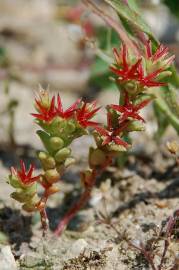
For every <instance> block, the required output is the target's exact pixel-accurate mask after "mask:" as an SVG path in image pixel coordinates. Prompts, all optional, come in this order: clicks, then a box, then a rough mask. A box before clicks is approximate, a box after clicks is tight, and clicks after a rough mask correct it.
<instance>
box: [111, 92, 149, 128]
mask: <svg viewBox="0 0 179 270" xmlns="http://www.w3.org/2000/svg"><path fill="white" fill-rule="evenodd" d="M149 102H150V99H148V100H145V101H142V102H141V103H139V104H137V105H134V104H132V102H130V100H129V97H128V95H127V93H126V94H125V101H124V105H114V104H111V105H110V106H109V107H110V108H112V109H113V110H115V111H117V112H120V113H121V117H120V118H119V121H120V123H121V122H124V121H125V120H127V119H128V118H129V117H131V118H133V119H136V120H141V121H142V122H145V120H144V119H143V118H142V117H141V116H140V115H139V114H138V111H139V110H141V109H142V108H144V107H145V106H146V105H147V104H148V103H149Z"/></svg>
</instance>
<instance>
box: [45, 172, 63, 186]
mask: <svg viewBox="0 0 179 270" xmlns="http://www.w3.org/2000/svg"><path fill="white" fill-rule="evenodd" d="M44 176H45V179H46V180H47V182H48V183H50V184H53V183H55V182H57V181H58V180H59V178H60V175H59V173H58V172H57V170H56V169H51V170H47V171H46V172H45V175H44Z"/></svg>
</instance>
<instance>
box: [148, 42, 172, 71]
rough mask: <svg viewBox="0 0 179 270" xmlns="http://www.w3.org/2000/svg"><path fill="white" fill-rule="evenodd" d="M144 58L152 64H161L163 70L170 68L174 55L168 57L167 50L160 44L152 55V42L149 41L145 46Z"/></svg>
mask: <svg viewBox="0 0 179 270" xmlns="http://www.w3.org/2000/svg"><path fill="white" fill-rule="evenodd" d="M145 49H146V56H147V58H148V59H150V60H151V61H152V62H153V63H156V62H158V61H161V62H163V68H166V67H168V66H170V65H171V64H172V62H173V60H174V59H175V55H171V56H169V49H168V47H165V46H164V45H162V44H160V45H159V47H158V48H157V50H156V51H155V53H154V54H153V53H152V42H151V40H150V39H148V41H147V42H146V44H145Z"/></svg>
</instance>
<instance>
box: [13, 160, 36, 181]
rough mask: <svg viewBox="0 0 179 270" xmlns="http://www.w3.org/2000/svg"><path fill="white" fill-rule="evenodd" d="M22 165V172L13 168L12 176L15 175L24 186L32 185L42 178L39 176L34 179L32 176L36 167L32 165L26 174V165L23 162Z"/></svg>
mask: <svg viewBox="0 0 179 270" xmlns="http://www.w3.org/2000/svg"><path fill="white" fill-rule="evenodd" d="M20 165H21V169H20V170H17V169H15V168H14V167H11V175H14V176H15V177H17V178H18V179H19V180H20V181H21V182H22V183H23V184H24V185H30V184H32V183H34V182H35V181H37V180H38V179H39V177H40V176H39V175H38V176H34V177H32V174H33V172H34V169H35V167H34V165H32V164H31V165H30V168H29V170H28V171H27V172H26V168H25V164H24V162H23V161H22V160H21V161H20Z"/></svg>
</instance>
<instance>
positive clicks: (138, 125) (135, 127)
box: [126, 121, 145, 132]
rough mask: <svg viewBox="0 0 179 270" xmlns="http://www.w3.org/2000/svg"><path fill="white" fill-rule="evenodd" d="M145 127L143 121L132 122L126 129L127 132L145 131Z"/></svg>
mask: <svg viewBox="0 0 179 270" xmlns="http://www.w3.org/2000/svg"><path fill="white" fill-rule="evenodd" d="M144 130H145V126H144V124H143V123H142V122H141V121H131V122H130V123H129V125H128V126H127V128H126V131H128V132H131V131H144Z"/></svg>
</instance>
